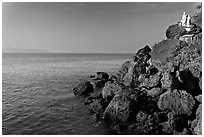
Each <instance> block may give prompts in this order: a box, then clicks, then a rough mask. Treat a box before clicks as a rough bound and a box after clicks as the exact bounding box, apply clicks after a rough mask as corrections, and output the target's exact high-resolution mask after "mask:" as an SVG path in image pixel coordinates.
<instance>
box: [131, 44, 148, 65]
mask: <svg viewBox="0 0 204 137" xmlns="http://www.w3.org/2000/svg"><path fill="white" fill-rule="evenodd" d="M150 51H151V48H150V47H149V46H148V45H146V46H145V47H144V48H141V49H139V50H138V52H137V53H136V55H135V58H134V61H135V62H143V63H146V62H147V61H148V60H149V59H150V58H151V55H150V54H149V52H150Z"/></svg>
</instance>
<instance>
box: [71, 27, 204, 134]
mask: <svg viewBox="0 0 204 137" xmlns="http://www.w3.org/2000/svg"><path fill="white" fill-rule="evenodd" d="M191 30H192V31H190V32H186V31H185V29H184V28H183V27H182V26H179V25H178V24H175V25H172V26H170V27H169V28H168V29H167V31H166V36H167V39H166V40H162V41H161V42H159V43H157V44H155V45H154V46H153V47H152V48H150V47H149V46H147V45H146V46H145V47H144V48H142V49H140V50H138V52H137V53H136V54H135V56H133V58H132V59H131V60H129V61H127V62H125V63H124V64H123V65H122V67H121V68H120V69H119V71H118V72H116V73H115V74H113V75H109V74H107V73H106V72H97V73H96V75H95V76H90V77H91V78H92V79H93V80H92V81H88V80H87V81H82V82H81V83H79V84H78V85H77V86H76V87H75V88H73V91H74V94H75V95H76V96H82V97H84V98H86V99H85V100H86V101H85V102H84V104H85V105H86V106H87V107H88V109H89V110H90V111H91V112H92V113H93V114H94V116H95V117H96V120H97V121H107V122H110V123H111V125H110V127H111V128H112V129H113V130H114V131H116V132H117V133H118V134H146V135H147V134H174V135H191V134H196V135H201V134H202V29H201V27H200V26H198V25H196V24H194V25H192V29H191ZM189 34H191V35H192V37H191V38H190V39H182V38H183V37H184V36H185V35H189Z"/></svg>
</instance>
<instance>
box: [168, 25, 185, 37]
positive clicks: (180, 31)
mask: <svg viewBox="0 0 204 137" xmlns="http://www.w3.org/2000/svg"><path fill="white" fill-rule="evenodd" d="M185 34H187V32H186V30H185V27H183V26H179V24H174V25H171V26H169V27H168V29H167V30H166V37H167V38H168V39H179V37H180V36H183V35H185Z"/></svg>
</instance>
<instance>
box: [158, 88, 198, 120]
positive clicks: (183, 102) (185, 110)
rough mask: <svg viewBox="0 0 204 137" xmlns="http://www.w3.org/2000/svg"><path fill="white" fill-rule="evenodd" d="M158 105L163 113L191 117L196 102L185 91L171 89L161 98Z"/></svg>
mask: <svg viewBox="0 0 204 137" xmlns="http://www.w3.org/2000/svg"><path fill="white" fill-rule="evenodd" d="M157 104H158V107H159V108H160V109H161V110H162V111H168V112H173V113H175V114H180V115H182V114H183V115H189V116H190V115H191V114H192V111H193V108H194V106H195V100H194V98H193V96H192V95H190V94H189V93H187V92H186V91H184V90H171V89H169V90H168V91H167V92H165V93H164V94H162V95H161V96H160V98H159V101H158V103H157Z"/></svg>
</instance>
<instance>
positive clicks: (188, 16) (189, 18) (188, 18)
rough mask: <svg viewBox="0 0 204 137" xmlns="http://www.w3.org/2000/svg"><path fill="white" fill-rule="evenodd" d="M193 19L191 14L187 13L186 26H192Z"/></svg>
mask: <svg viewBox="0 0 204 137" xmlns="http://www.w3.org/2000/svg"><path fill="white" fill-rule="evenodd" d="M190 21H191V16H190V15H187V18H186V27H190V26H191V25H190V23H191V22H190Z"/></svg>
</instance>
